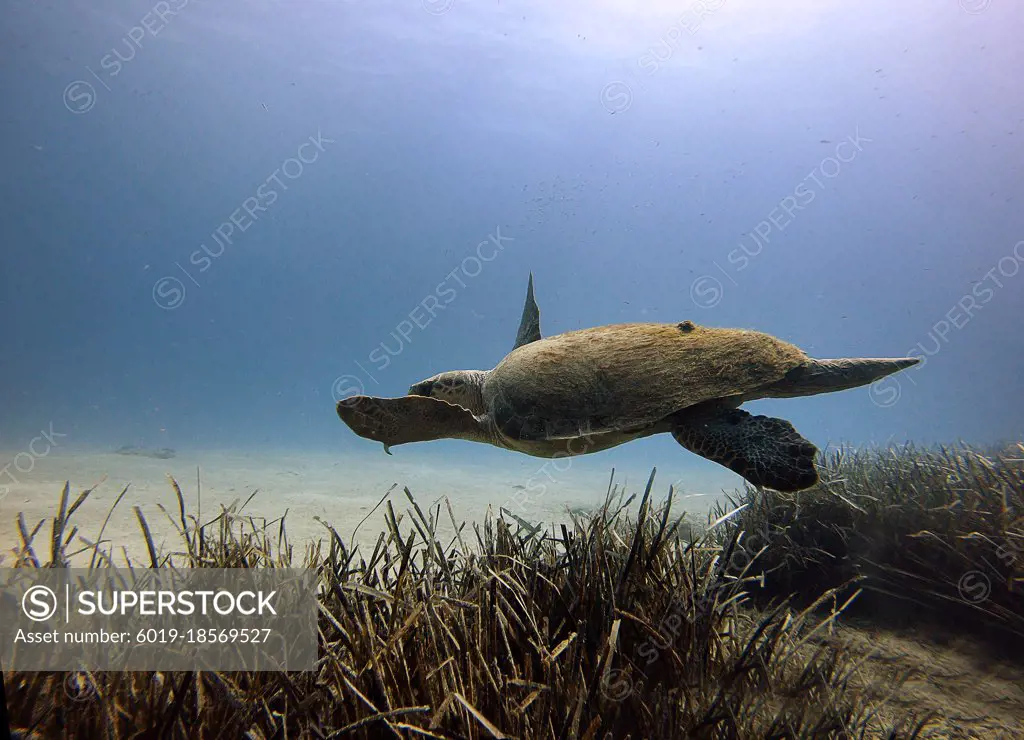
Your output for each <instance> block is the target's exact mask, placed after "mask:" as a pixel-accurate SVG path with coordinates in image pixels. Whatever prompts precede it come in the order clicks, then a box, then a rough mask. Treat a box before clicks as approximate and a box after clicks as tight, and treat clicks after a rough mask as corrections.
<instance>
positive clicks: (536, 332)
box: [512, 272, 540, 349]
mask: <svg viewBox="0 0 1024 740" xmlns="http://www.w3.org/2000/svg"><path fill="white" fill-rule="evenodd" d="M538 339H540V307H539V306H538V305H537V300H536V299H535V298H534V297H533V273H532V272H531V273H530V282H529V283H527V285H526V304H525V305H524V306H523V316H522V318H521V319H520V320H519V332H518V333H517V334H516V344H515V346H514V347H513V348H512V349H519V348H520V347H522V346H523V345H524V344H529V343H530V342H536V341H537V340H538Z"/></svg>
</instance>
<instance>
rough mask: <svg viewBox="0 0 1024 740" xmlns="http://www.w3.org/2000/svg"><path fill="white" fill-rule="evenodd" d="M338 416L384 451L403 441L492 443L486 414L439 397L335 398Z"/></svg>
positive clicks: (403, 442) (404, 442)
mask: <svg viewBox="0 0 1024 740" xmlns="http://www.w3.org/2000/svg"><path fill="white" fill-rule="evenodd" d="M337 411H338V416H339V417H340V418H341V420H342V421H343V422H345V423H346V424H348V426H349V428H350V429H351V430H352V431H353V432H355V433H356V434H358V435H359V436H360V437H363V438H364V439H372V440H374V441H375V442H381V443H383V444H384V451H385V452H387V453H388V454H389V455H390V454H391V451H390V450H389V449H388V448H389V447H392V446H394V445H402V444H406V443H407V442H429V441H431V440H435V439H466V440H470V441H473V442H486V443H488V444H494V441H493V439H492V435H491V434H490V433H489V432H488V429H489V428H490V424H489V423H488V421H487V419H486V417H479V416H474V415H473V413H472V412H470V411H468V410H467V409H465V408H463V407H462V406H457V405H455V404H453V403H448V402H447V401H442V400H441V399H439V398H427V397H425V396H402V397H401V398H377V397H375V396H353V397H352V398H346V399H344V400H342V401H338V406H337Z"/></svg>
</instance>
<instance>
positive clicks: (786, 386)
mask: <svg viewBox="0 0 1024 740" xmlns="http://www.w3.org/2000/svg"><path fill="white" fill-rule="evenodd" d="M920 361H921V359H920V358H919V357H897V358H868V357H857V358H848V359H842V360H808V361H807V362H805V363H804V364H803V365H799V366H798V367H795V368H793V369H792V370H790V371H789V372H788V373H786V375H785V377H783V378H782V380H779V381H778V382H776V383H773V384H772V385H770V386H768V387H767V388H765V389H764V391H763V393H764V395H763V397H765V398H793V397H795V396H813V395H816V394H818V393H831V392H833V391H845V390H848V389H850V388H859V387H860V386H862V385H868V384H869V383H874V382H875V381H876V380H881V379H882V378H884V377H885V376H887V375H892V374H893V373H896V372H899V371H900V370H904V369H906V368H908V367H912V366H914V365H916V364H917V363H918V362H920Z"/></svg>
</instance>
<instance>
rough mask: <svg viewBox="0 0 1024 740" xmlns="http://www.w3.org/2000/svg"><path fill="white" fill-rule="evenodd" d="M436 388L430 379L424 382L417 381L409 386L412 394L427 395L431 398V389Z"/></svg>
mask: <svg viewBox="0 0 1024 740" xmlns="http://www.w3.org/2000/svg"><path fill="white" fill-rule="evenodd" d="M433 390H434V384H433V383H431V382H430V381H423V382H422V383H415V384H413V385H411V386H409V395H410V396H426V397H427V398H430V393H431V391H433Z"/></svg>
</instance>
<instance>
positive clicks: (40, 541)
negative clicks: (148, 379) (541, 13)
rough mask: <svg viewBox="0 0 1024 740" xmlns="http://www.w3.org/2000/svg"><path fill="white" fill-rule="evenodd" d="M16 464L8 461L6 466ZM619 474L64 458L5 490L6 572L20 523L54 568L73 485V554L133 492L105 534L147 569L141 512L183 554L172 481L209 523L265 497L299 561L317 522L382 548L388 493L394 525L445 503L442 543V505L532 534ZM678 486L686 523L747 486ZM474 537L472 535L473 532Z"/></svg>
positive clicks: (0, 495) (718, 478) (714, 482)
mask: <svg viewBox="0 0 1024 740" xmlns="http://www.w3.org/2000/svg"><path fill="white" fill-rule="evenodd" d="M13 457H14V455H13V454H5V453H3V452H0V460H10V459H13ZM613 462H615V461H612V460H605V461H596V460H587V461H586V462H585V463H582V462H576V461H573V463H572V464H569V462H568V461H565V460H563V461H561V462H560V464H559V466H558V467H557V468H556V466H555V465H553V464H552V461H545V460H540V459H535V458H529V457H525V456H509V457H508V459H507V462H505V463H504V464H494V463H493V462H489V463H488V464H483V465H474V464H464V462H463V461H459V460H455V461H449V460H442V459H435V458H431V459H430V460H429V461H424V460H423V459H422V458H414V459H408V458H407V459H405V460H403V459H401V458H400V457H398V456H393V457H388V456H386V455H384V454H383V453H376V454H372V455H371V454H354V453H349V454H342V455H338V454H327V453H288V452H280V453H273V452H264V451H261V452H258V453H257V452H243V451H237V452H230V451H228V452H221V451H217V452H214V451H203V452H198V453H189V452H186V453H178V454H177V455H176V456H174V457H172V458H169V459H155V458H151V457H145V456H138V455H123V454H115V453H112V452H109V453H108V452H103V453H96V452H72V451H66V450H65V451H54V452H52V453H51V454H49V455H47V456H46V457H45V458H39V459H37V460H36V461H35V465H34V467H33V469H32V470H31V471H29V472H17V471H16V472H15V475H16V476H17V478H16V481H15V480H12V479H10V478H7V479H5V480H4V481H3V482H2V484H0V566H8V565H10V563H11V562H12V556H13V553H14V552H15V551H16V548H17V547H18V546H19V545H20V543H21V535H20V533H19V529H18V514H19V513H23V514H24V518H25V523H26V525H27V527H28V529H29V531H31V530H32V529H34V528H35V526H36V525H37V524H38V523H39V522H40V521H45V523H44V525H43V527H42V528H41V529H40V530H39V532H38V534H37V535H36V537H35V540H34V546H35V548H36V550H37V552H40V557H44V556H48V554H49V552H48V548H49V541H50V536H51V526H50V525H51V522H52V517H53V516H54V515H55V514H56V512H57V511H58V510H59V503H60V492H61V489H62V488H63V485H64V482H65V481H70V484H71V495H70V499H71V501H74V500H75V498H76V497H77V495H78V494H79V492H80V491H82V490H84V489H87V488H92V487H94V486H95V489H94V491H93V492H92V494H91V495H90V496H89V498H88V500H87V501H86V502H85V503H84V504H83V505H82V506H81V507H80V508H79V509H78V510H77V511H76V512H75V513H74V516H73V517H72V519H71V524H72V526H76V527H78V532H79V535H80V537H76V544H77V545H78V547H70V548H69V549H68V551H69V552H74V551H75V550H77V549H79V547H81V548H85V547H87V545H86V543H85V542H84V541H83V540H82V539H81V537H84V538H85V539H87V540H88V541H89V542H95V540H96V538H97V537H98V535H99V533H100V531H101V528H102V527H103V523H104V520H105V519H106V517H107V515H108V513H109V512H110V508H111V506H112V505H113V504H114V501H115V500H116V499H117V497H118V495H119V494H120V493H121V491H122V490H123V489H124V487H125V486H126V485H127V486H128V492H127V494H126V495H125V496H124V498H123V499H122V500H121V502H120V503H119V504H118V505H117V508H116V509H115V510H114V513H113V515H111V517H110V521H109V523H107V525H106V529H105V530H104V532H103V539H104V540H105V541H107V543H108V545H107V547H106V548H105V549H109V545H110V544H113V545H114V554H115V556H118V555H120V556H121V557H116V558H115V560H116V561H119V562H123V553H122V547H123V548H125V549H127V551H128V552H129V553H131V555H132V558H133V560H136V561H140V560H141V561H142V562H145V552H146V550H145V544H144V542H145V541H144V539H143V535H142V530H141V527H140V524H139V522H138V519H137V517H136V514H135V511H134V507H136V506H137V507H139V509H141V511H142V513H143V514H144V516H145V518H146V520H147V522H148V524H149V527H150V529H151V532H152V534H153V538H154V541H155V542H156V544H157V546H158V547H162V548H163V549H164V551H165V552H168V551H175V550H178V549H180V540H179V539H178V538H177V536H176V533H175V529H174V526H173V525H172V523H171V517H173V518H174V520H175V521H176V520H177V517H178V502H177V498H176V496H175V494H174V490H173V488H172V486H171V484H170V481H169V479H168V476H173V477H174V478H175V480H177V482H178V484H179V485H180V486H181V490H182V494H183V495H184V499H185V506H186V512H187V513H189V514H195V513H196V512H201V518H202V520H203V521H204V522H205V521H209V520H211V519H213V518H214V517H215V516H216V515H217V514H218V513H219V512H220V510H221V509H220V507H221V506H222V505H223V506H230V505H231V504H232V503H233V502H237V503H238V504H241V503H242V502H244V501H245V500H246V499H247V498H249V496H250V495H251V494H252V493H253V492H254V491H256V495H255V497H253V499H252V500H251V501H250V502H249V503H248V504H247V505H246V507H245V509H244V513H247V514H249V515H251V516H253V517H257V518H265V519H267V520H274V519H277V518H279V517H281V516H282V515H284V514H285V512H287V518H286V525H287V532H288V539H289V541H290V542H291V543H292V544H293V545H295V546H296V554H301V552H302V551H303V550H304V549H305V546H306V544H307V543H309V542H312V541H314V540H316V539H325V538H326V536H327V534H328V533H327V529H326V528H325V527H324V525H323V524H322V523H321V521H318V519H320V520H322V521H323V522H327V523H329V524H331V525H332V526H334V527H335V528H336V529H337V531H338V533H339V534H340V535H341V536H342V538H343V539H344V540H345V542H346V544H349V543H351V542H356V543H358V544H360V545H363V546H365V545H367V544H371V543H373V542H374V541H376V539H377V537H378V535H379V533H380V532H382V531H384V530H385V528H386V527H385V523H384V515H385V511H386V507H385V506H384V505H381V506H380V507H378V508H377V509H376V511H373V509H374V507H375V506H377V504H378V502H379V501H380V500H381V499H382V498H383V497H384V496H385V494H387V493H388V491H389V489H390V491H391V492H390V494H388V497H389V499H390V500H391V502H392V505H393V506H394V508H395V511H396V513H399V514H401V513H403V512H405V511H407V510H408V509H409V508H410V504H409V501H408V498H407V497H406V496H405V494H404V492H403V488H405V487H408V488H409V490H410V491H411V492H412V493H413V495H414V496H415V497H416V500H417V503H418V504H419V505H420V507H421V508H422V509H423V510H424V512H426V511H427V507H428V506H431V505H434V504H436V503H438V502H442V506H441V518H440V526H439V531H440V532H441V533H443V534H446V535H450V534H452V532H453V527H452V525H451V519H450V517H449V516H448V514H447V507H445V506H444V505H443V498H444V497H446V496H447V498H448V500H449V502H450V504H451V507H452V510H453V512H454V515H455V518H456V521H458V522H460V523H461V522H463V521H465V522H467V524H468V525H471V524H472V523H473V522H480V521H482V520H483V519H484V517H485V515H486V513H487V511H488V508H490V509H491V511H493V512H495V513H497V510H498V509H499V508H501V507H504V508H505V509H507V510H510V511H512V512H514V513H515V514H517V515H518V516H521V517H523V518H524V519H526V520H528V521H530V522H533V523H540V522H543V523H545V524H547V525H550V524H553V523H559V522H567V521H569V514H568V511H569V510H570V509H583V510H589V509H591V508H595V507H597V506H598V505H600V504H601V503H602V501H603V498H604V494H605V491H606V490H607V487H608V481H609V477H610V474H611V464H612V463H613ZM567 468H568V469H567ZM12 470H13V468H12ZM197 474H198V480H199V482H200V484H201V485H198V486H197ZM649 474H650V468H649V467H646V466H644V465H643V464H639V463H638V464H631V465H629V466H627V467H626V468H624V469H620V470H619V471H617V472H616V476H615V480H616V481H617V482H619V483H623V484H625V485H626V487H627V490H629V491H630V492H642V491H643V487H644V484H645V483H646V479H647V476H648V475H649ZM680 475H681V473H680V471H678V470H675V471H668V472H662V471H659V473H658V475H657V478H656V482H655V493H656V494H657V497H658V498H663V497H664V496H665V494H666V492H667V491H668V487H669V485H672V484H675V485H676V486H677V489H680V490H678V492H677V493H678V498H677V502H678V504H677V505H678V512H679V513H682V511H684V510H685V511H686V512H687V513H688V514H689V515H690V516H691V517H692V518H694V519H695V520H701V521H702V520H703V519H704V517H705V516H706V512H707V511H708V509H710V507H711V506H712V505H713V503H714V501H715V500H716V499H717V498H718V497H719V496H720V495H721V493H722V490H723V488H724V489H725V490H726V491H731V490H734V489H735V488H736V487H737V485H738V484H739V482H740V481H739V478H738V477H735V476H732V475H731V474H729V473H728V472H726V473H724V474H721V475H714V474H710V475H709V474H706V473H704V472H703V471H698V472H696V473H694V474H692V475H691V474H687V475H686V476H685V484H682V485H681V481H682V480H684V479H683V478H681V477H680ZM161 506H162V507H163V509H164V510H166V512H167V513H164V511H162V510H161V508H160V507H161ZM371 512H373V513H371ZM168 514H170V517H169V516H168ZM367 517H368V518H367ZM364 518H365V519H366V520H365V521H362V520H363V519H364ZM360 522H362V523H360ZM357 527H358V529H357ZM353 533H354V534H355V536H354V537H353ZM468 533H469V534H470V535H471V533H472V530H471V529H469V530H468ZM82 558H85V559H86V561H87V558H88V555H87V554H86V555H82V556H81V557H76V558H75V559H74V560H73V564H82Z"/></svg>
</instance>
